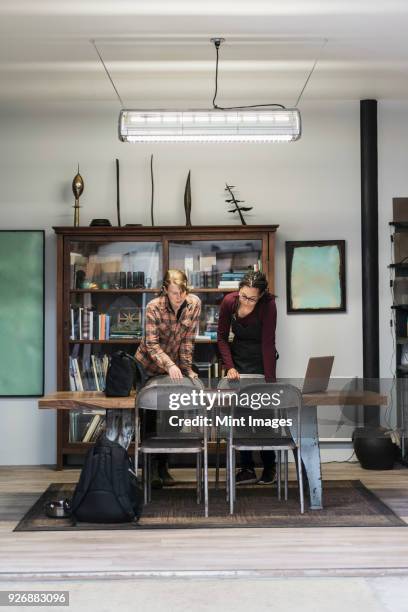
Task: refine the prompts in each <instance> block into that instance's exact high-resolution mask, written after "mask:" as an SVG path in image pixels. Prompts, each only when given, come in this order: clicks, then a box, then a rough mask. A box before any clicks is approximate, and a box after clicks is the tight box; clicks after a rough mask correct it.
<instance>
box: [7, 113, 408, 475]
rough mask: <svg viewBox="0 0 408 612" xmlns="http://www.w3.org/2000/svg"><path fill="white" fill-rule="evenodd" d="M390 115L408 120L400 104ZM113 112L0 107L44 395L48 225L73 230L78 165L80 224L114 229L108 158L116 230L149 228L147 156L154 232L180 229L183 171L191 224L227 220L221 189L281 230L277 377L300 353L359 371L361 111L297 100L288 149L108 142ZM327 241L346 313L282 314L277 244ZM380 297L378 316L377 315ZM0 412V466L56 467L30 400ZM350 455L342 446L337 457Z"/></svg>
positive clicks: (50, 339) (51, 280) (45, 423)
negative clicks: (334, 245) (41, 290)
mask: <svg viewBox="0 0 408 612" xmlns="http://www.w3.org/2000/svg"><path fill="white" fill-rule="evenodd" d="M95 108H96V110H95ZM396 110H397V111H398V112H399V113H401V114H404V113H405V115H406V107H400V106H397V109H396ZM394 112H395V109H394V107H393V106H392V105H390V104H389V103H388V104H387V105H386V106H385V107H384V108H383V109H382V110H381V112H380V121H384V122H387V124H388V123H389V124H390V126H391V128H390V130H389V132H390V133H388V131H387V134H384V133H383V130H382V131H381V143H382V147H383V150H381V156H380V161H381V162H382V164H384V165H385V166H386V167H387V169H388V173H385V174H384V181H385V182H384V184H382V185H381V206H382V207H384V210H385V208H386V207H388V208H387V213H386V215H385V216H386V218H387V219H388V217H389V215H390V210H391V209H390V198H391V196H392V195H396V194H399V195H404V184H403V178H402V179H401V180H400V181H399V183H398V181H394V177H395V175H398V176H400V177H405V174H406V171H405V167H407V165H406V164H405V167H403V166H401V167H398V166H397V165H395V167H394V166H393V167H392V168H391V167H390V163H389V161H388V152H389V151H388V150H389V149H393V151H392V154H393V156H397V154H398V151H397V148H396V147H395V146H394V145H392V143H393V138H396V139H397V141H400V142H401V143H402V142H407V139H402V140H400V135H399V133H394V132H396V129H394V130H393V129H392V126H393V125H394ZM117 114H118V109H117V107H116V105H103V104H98V105H95V106H94V105H89V104H88V105H86V104H78V105H70V106H62V105H53V106H49V107H46V108H41V109H39V108H36V109H33V108H30V107H29V106H28V105H27V106H26V107H24V106H20V107H14V109H12V108H5V107H3V108H0V132H1V139H0V181H1V186H2V187H1V196H0V202H1V204H0V206H1V208H0V215H1V227H2V228H4V229H9V228H26V229H31V228H45V229H46V231H47V241H46V266H47V270H46V392H50V391H52V390H55V388H56V366H55V364H56V347H55V343H56V340H55V327H56V325H55V239H54V234H53V231H52V226H53V225H71V224H72V216H73V215H72V208H71V206H72V204H73V196H72V192H71V181H72V178H73V176H74V174H75V171H76V164H77V162H79V164H80V171H81V174H82V176H83V178H84V180H85V191H84V194H83V197H82V198H81V203H82V205H83V209H81V224H83V225H87V224H88V223H89V221H90V220H91V219H92V218H94V217H107V218H109V219H111V221H112V222H115V203H116V195H115V165H114V160H115V158H116V157H118V158H119V159H120V161H121V179H122V181H121V201H122V223H132V222H133V223H137V222H140V223H143V224H146V225H149V222H150V221H149V219H150V217H149V202H150V183H149V173H148V172H149V156H150V153H153V154H154V158H155V176H156V208H155V216H156V224H157V225H166V224H184V208H183V193H184V186H185V181H186V177H187V172H188V170H189V169H191V173H192V198H193V212H192V220H193V224H197V225H200V224H208V223H211V224H228V223H231V224H232V223H233V222H232V221H231V215H229V214H228V213H227V206H226V204H225V203H224V192H223V189H224V185H225V181H229V182H231V183H232V184H234V185H236V186H237V187H238V188H239V190H240V195H241V196H242V199H245V200H246V201H247V203H249V204H252V205H253V206H254V211H253V215H251V217H250V218H248V222H249V223H260V224H262V223H265V224H266V223H268V224H273V223H277V224H279V225H280V227H279V230H278V233H277V257H276V278H277V285H276V288H275V290H276V293H277V295H278V301H277V305H278V324H277V346H278V349H279V352H280V355H281V358H280V360H279V362H278V375H279V376H299V377H301V376H303V374H304V371H305V366H306V363H307V359H308V357H309V355H310V354H315V355H319V354H320V355H322V354H323V355H324V354H332V353H333V354H335V356H336V359H335V365H334V372H333V373H334V375H335V376H353V375H361V374H362V342H361V257H360V160H359V155H360V154H359V103H358V102H339V103H330V102H329V103H328V102H324V103H321V104H317V103H314V104H313V105H307V104H305V105H304V106H303V138H302V139H301V140H300V141H299V142H298V143H294V144H286V145H285V144H282V145H279V144H276V145H255V144H254V145H234V146H232V145H177V146H175V145H156V146H152V147H150V146H145V145H142V146H139V145H130V144H123V143H120V142H119V140H118V138H117V128H116V126H117ZM402 123H403V122H402V121H401V122H399V123H398V125H402ZM407 130H408V128H407V127H405V131H407ZM384 152H386V153H384ZM384 156H385V159H384ZM394 182H395V185H394ZM385 183H386V184H385ZM394 187H395V190H394ZM407 187H408V185H407ZM332 238H333V239H345V240H346V241H347V245H346V249H347V251H346V254H347V312H346V313H344V314H336V315H333V314H331V315H329V314H325V315H291V316H288V315H287V314H286V289H285V257H284V244H285V240H306V239H332ZM382 244H383V239H382V242H381V245H382ZM386 261H388V260H387V259H386ZM386 299H387V298H384V304H383V305H382V312H383V311H385V312H387V305H386ZM385 320H386V321H388V315H387V316H386V317H385ZM381 340H382V348H383V349H384V359H383V362H384V363H385V362H386V360H387V358H388V354H387V351H388V352H389V347H388V343H387V340H386V326H383V328H382V336H381ZM0 411H1V421H0V422H1V427H2V435H1V446H0V464H3V465H4V464H8V465H11V464H41V463H44V464H48V463H54V462H55V435H54V431H55V417H54V415H53V414H52V413H50V412H40V411H38V409H37V402H36V400H35V399H33V400H22V399H13V400H10V399H3V400H0ZM348 454H350V453H349V451H348V450H347V452H346V455H345V456H347V455H348Z"/></svg>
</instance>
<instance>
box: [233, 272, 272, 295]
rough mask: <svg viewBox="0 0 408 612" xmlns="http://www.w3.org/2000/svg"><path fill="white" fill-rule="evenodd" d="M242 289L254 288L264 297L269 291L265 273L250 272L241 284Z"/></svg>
mask: <svg viewBox="0 0 408 612" xmlns="http://www.w3.org/2000/svg"><path fill="white" fill-rule="evenodd" d="M242 287H253V288H254V289H258V291H259V293H260V294H261V295H262V294H264V293H266V292H267V291H268V281H267V279H266V276H265V274H264V273H263V272H255V270H250V271H249V272H247V273H246V274H245V276H244V277H243V279H242V280H241V282H240V283H239V288H240V289H242Z"/></svg>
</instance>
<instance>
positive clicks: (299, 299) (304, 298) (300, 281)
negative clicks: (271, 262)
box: [286, 240, 346, 314]
mask: <svg viewBox="0 0 408 612" xmlns="http://www.w3.org/2000/svg"><path fill="white" fill-rule="evenodd" d="M345 252H346V243H345V241H344V240H304V241H298V242H286V300H287V311H288V313H290V314H294V313H322V312H344V311H345V310H346V263H345V257H346V255H345Z"/></svg>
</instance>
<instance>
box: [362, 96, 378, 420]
mask: <svg viewBox="0 0 408 612" xmlns="http://www.w3.org/2000/svg"><path fill="white" fill-rule="evenodd" d="M360 139H361V143H360V146H361V261H362V279H361V281H362V298H363V299H362V301H363V375H364V378H365V379H371V380H373V379H377V380H378V379H379V377H380V343H379V296H378V156H377V100H361V101H360ZM367 382H368V381H367ZM371 388H372V389H373V390H376V389H377V388H378V387H377V385H375V384H374V385H373V386H372V387H371ZM379 417H380V411H379V408H375V407H373V406H366V407H365V408H364V423H365V425H373V426H375V425H378V424H379Z"/></svg>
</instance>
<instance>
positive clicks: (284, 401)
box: [218, 374, 302, 446]
mask: <svg viewBox="0 0 408 612" xmlns="http://www.w3.org/2000/svg"><path fill="white" fill-rule="evenodd" d="M260 379H263V380H260ZM218 389H220V390H224V391H225V390H227V389H228V390H231V391H234V392H235V393H236V394H237V401H236V402H235V405H234V403H232V404H231V409H230V415H231V416H232V422H231V427H230V429H229V435H230V440H231V441H232V440H233V437H234V433H236V434H237V435H236V436H235V437H241V438H242V437H256V436H258V437H259V436H260V437H262V438H265V437H271V438H273V437H274V436H278V435H279V437H282V435H283V434H284V437H289V431H288V430H289V429H290V437H291V438H292V439H293V441H294V442H295V444H296V445H297V446H300V442H301V440H300V438H301V409H302V394H301V392H300V390H299V389H298V388H297V387H295V386H294V385H290V384H281V383H267V382H265V378H264V377H263V376H261V375H253V374H249V375H246V376H244V375H242V374H241V375H240V379H239V380H238V381H229V380H228V379H227V378H223V379H221V380H220V381H219V384H218ZM242 416H243V417H244V423H245V424H246V426H243V425H241V424H239V426H238V422H237V418H238V419H239V417H242ZM249 416H251V417H252V419H251V422H252V423H253V422H254V419H255V423H258V424H257V425H253V424H251V426H250V427H248V417H249ZM266 418H268V419H275V421H273V423H274V425H276V427H274V428H270V429H269V428H268V426H265V427H262V426H260V425H259V423H261V422H262V419H266ZM280 419H285V420H286V421H288V420H289V419H290V425H289V426H282V425H280V424H279V420H280ZM268 422H269V421H268Z"/></svg>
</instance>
